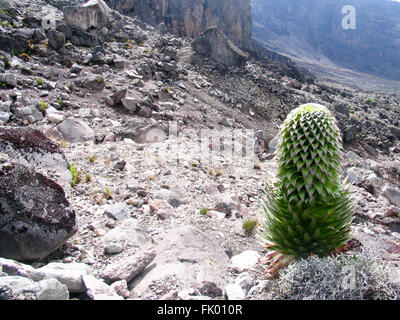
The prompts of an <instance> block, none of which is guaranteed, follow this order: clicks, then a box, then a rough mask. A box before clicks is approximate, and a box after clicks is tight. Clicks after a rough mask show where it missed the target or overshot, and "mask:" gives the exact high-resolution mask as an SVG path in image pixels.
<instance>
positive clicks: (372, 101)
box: [364, 97, 378, 106]
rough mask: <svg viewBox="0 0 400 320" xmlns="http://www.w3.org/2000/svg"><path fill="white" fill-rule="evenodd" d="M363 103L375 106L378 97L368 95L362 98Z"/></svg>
mask: <svg viewBox="0 0 400 320" xmlns="http://www.w3.org/2000/svg"><path fill="white" fill-rule="evenodd" d="M364 103H366V104H369V105H373V106H376V105H377V104H378V99H376V98H371V97H368V98H367V99H365V100H364Z"/></svg>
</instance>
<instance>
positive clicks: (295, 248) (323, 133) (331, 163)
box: [262, 104, 353, 258]
mask: <svg viewBox="0 0 400 320" xmlns="http://www.w3.org/2000/svg"><path fill="white" fill-rule="evenodd" d="M341 148H342V144H341V135H340V131H339V128H338V127H337V125H336V120H335V118H334V117H333V115H332V114H331V112H330V111H329V110H328V109H327V108H325V107H324V106H322V105H318V104H306V105H302V106H300V107H298V108H296V109H295V110H293V111H292V112H291V113H290V114H289V115H288V116H287V118H286V120H285V121H284V123H283V125H282V127H281V131H280V133H279V144H278V150H277V162H278V183H277V186H276V189H275V190H274V192H269V193H268V192H267V193H266V194H267V201H266V202H265V203H264V205H263V207H264V213H265V221H264V223H263V224H264V232H263V233H262V237H263V238H264V239H266V240H267V241H268V242H269V248H270V249H272V250H275V251H277V252H279V253H281V254H282V255H285V256H290V257H294V258H298V257H301V258H303V257H307V256H309V255H312V254H315V255H319V256H323V255H327V254H329V253H331V252H333V251H335V250H337V249H338V248H341V247H343V246H345V245H346V242H347V241H348V240H349V239H350V225H351V222H352V219H353V207H352V198H351V193H350V191H349V186H348V185H347V184H346V183H344V182H341V181H340V176H341V166H340V163H341Z"/></svg>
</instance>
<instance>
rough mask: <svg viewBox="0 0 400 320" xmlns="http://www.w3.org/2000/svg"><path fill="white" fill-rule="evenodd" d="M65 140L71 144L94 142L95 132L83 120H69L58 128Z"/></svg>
mask: <svg viewBox="0 0 400 320" xmlns="http://www.w3.org/2000/svg"><path fill="white" fill-rule="evenodd" d="M57 128H58V130H59V131H60V132H61V134H62V135H63V137H64V139H65V140H66V141H68V142H70V143H80V142H85V141H94V138H95V134H94V131H93V130H92V129H91V128H90V127H89V126H88V125H86V124H85V123H83V122H82V121H81V120H78V119H75V118H72V117H70V118H67V119H65V120H64V121H63V122H61V123H60V124H59V125H58V126H57Z"/></svg>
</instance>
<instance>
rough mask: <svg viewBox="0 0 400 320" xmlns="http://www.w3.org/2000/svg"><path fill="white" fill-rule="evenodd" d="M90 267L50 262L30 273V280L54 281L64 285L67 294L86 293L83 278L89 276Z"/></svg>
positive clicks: (79, 264) (82, 264) (81, 264)
mask: <svg viewBox="0 0 400 320" xmlns="http://www.w3.org/2000/svg"><path fill="white" fill-rule="evenodd" d="M91 274H92V271H91V269H90V267H89V266H88V265H86V264H84V263H76V262H74V263H59V262H51V263H49V264H47V265H45V266H43V267H41V268H38V269H35V270H34V271H32V273H31V279H32V280H34V281H41V280H45V279H56V280H58V281H60V282H61V283H62V284H65V285H66V286H67V288H68V291H69V292H73V293H81V292H86V286H85V283H84V282H83V276H88V275H91Z"/></svg>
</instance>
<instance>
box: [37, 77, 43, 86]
mask: <svg viewBox="0 0 400 320" xmlns="http://www.w3.org/2000/svg"><path fill="white" fill-rule="evenodd" d="M36 83H37V84H38V85H43V84H44V81H43V79H42V78H37V79H36Z"/></svg>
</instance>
